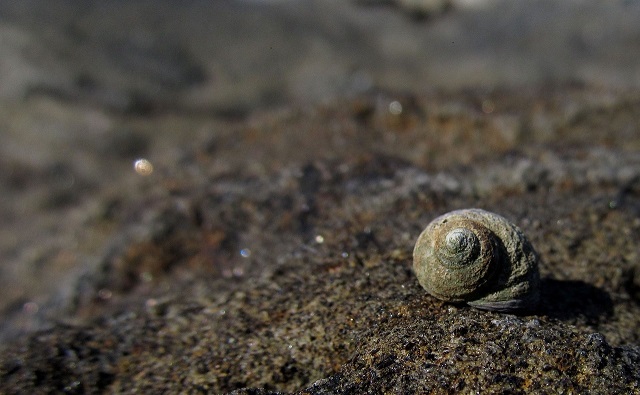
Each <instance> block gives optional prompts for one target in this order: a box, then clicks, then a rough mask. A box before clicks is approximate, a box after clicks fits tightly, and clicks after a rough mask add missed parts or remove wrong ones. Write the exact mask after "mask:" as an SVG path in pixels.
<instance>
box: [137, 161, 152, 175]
mask: <svg viewBox="0 0 640 395" xmlns="http://www.w3.org/2000/svg"><path fill="white" fill-rule="evenodd" d="M133 169H134V170H135V171H136V173H138V174H139V175H141V176H148V175H151V173H153V165H152V164H151V162H149V161H148V160H146V159H138V160H136V161H135V162H133Z"/></svg>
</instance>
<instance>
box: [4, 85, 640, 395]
mask: <svg viewBox="0 0 640 395" xmlns="http://www.w3.org/2000/svg"><path fill="white" fill-rule="evenodd" d="M392 102H398V103H401V106H402V111H401V112H398V111H395V110H394V111H390V107H389V104H390V103H392ZM143 119H144V121H145V122H139V121H140V120H137V119H133V120H131V119H130V118H123V119H122V120H121V121H122V122H123V123H124V124H126V125H127V126H129V127H131V128H133V129H135V130H138V132H139V133H140V134H141V135H144V133H145V130H146V129H145V128H148V129H149V130H153V129H154V128H161V127H163V125H164V126H165V127H170V128H172V129H173V130H179V129H180V128H187V127H190V128H200V129H203V130H209V131H210V133H204V134H203V135H202V136H201V137H199V138H198V139H196V140H195V141H194V143H193V145H191V146H183V147H181V150H180V159H179V161H178V162H177V163H179V164H180V165H179V166H173V167H165V168H164V169H163V170H161V171H158V172H154V173H153V174H152V175H151V176H149V177H150V178H146V179H144V181H145V182H139V183H129V184H125V185H129V189H126V188H122V190H120V191H114V190H112V189H108V191H109V192H108V193H105V195H102V196H101V197H100V198H99V204H98V206H100V207H101V209H100V210H97V211H91V212H92V213H94V215H92V216H88V217H87V218H85V222H84V226H86V227H88V228H93V227H101V229H103V232H104V233H103V234H104V236H102V237H104V239H105V240H106V242H105V243H104V247H103V248H102V249H96V250H95V251H94V256H97V257H94V259H86V260H84V261H82V262H84V263H85V266H84V267H83V268H82V270H80V268H78V267H76V270H74V271H70V272H69V273H67V277H65V278H66V283H68V284H71V286H70V287H68V288H65V289H64V290H60V291H59V293H57V294H55V296H54V297H52V298H51V299H50V301H48V302H43V303H41V304H40V310H39V311H38V312H36V313H34V314H35V317H36V318H34V319H37V320H39V322H40V327H41V328H43V329H42V330H40V331H37V332H34V333H30V334H23V335H21V336H19V337H18V338H16V337H14V338H13V339H14V340H13V341H12V342H11V344H8V345H5V347H4V349H3V351H2V354H1V355H0V392H3V393H25V392H35V393H46V392H62V391H65V392H68V393H100V392H124V393H133V392H138V393H156V392H159V391H165V392H169V393H178V392H183V393H224V392H231V391H236V392H235V393H238V394H251V393H277V392H283V393H309V394H321V393H353V394H356V393H383V392H390V393H423V392H434V393H459V392H476V391H477V392H481V393H504V392H509V393H528V392H536V393H557V392H565V393H585V392H591V393H633V392H634V391H635V392H637V391H640V368H639V366H640V347H639V345H640V332H639V331H638V329H637V328H638V327H640V250H639V249H638V240H639V239H640V134H639V133H638V128H639V127H640V96H638V94H637V93H633V92H631V93H621V92H606V91H603V90H596V89H588V88H579V87H559V88H557V89H540V90H537V91H526V90H521V91H519V92H515V91H509V90H501V91H494V92H484V91H471V92H469V91H467V92H458V93H450V94H441V93H433V94H428V95H422V96H417V95H397V94H392V93H381V92H378V93H372V94H370V95H365V96H360V97H358V98H354V99H349V100H347V99H345V100H342V101H337V102H334V103H333V104H326V105H322V106H317V107H315V108H311V109H306V110H298V109H291V110H287V111H281V112H271V113H263V114H257V115H255V116H253V117H251V118H250V119H248V120H246V121H245V122H240V123H227V124H224V125H222V126H220V124H218V123H213V122H211V120H209V119H207V118H206V117H203V118H202V119H196V120H193V119H191V118H189V119H184V118H181V117H180V116H178V115H174V116H163V115H158V116H156V117H145V118H143ZM166 125H168V126H166ZM136 128H137V129H136ZM147 181H148V182H147ZM96 188H101V187H99V186H96ZM464 207H481V208H483V209H487V210H490V211H493V212H497V213H499V214H501V215H502V216H504V217H506V218H508V219H509V220H510V221H512V222H514V223H515V224H517V225H518V226H519V227H520V228H521V229H522V230H523V232H524V233H525V234H526V235H527V236H528V237H529V239H530V241H531V243H532V244H533V245H534V246H535V248H536V250H537V251H538V253H539V254H540V257H541V262H540V272H541V277H542V283H541V286H542V295H541V301H542V303H541V305H540V307H539V309H538V310H536V311H534V312H532V313H531V314H528V315H524V316H514V315H509V314H501V313H494V312H486V311H478V310H475V309H473V308H470V307H466V306H460V305H451V304H446V303H444V302H441V301H438V300H436V299H435V298H433V297H431V296H429V295H428V294H427V293H426V292H425V291H424V290H423V289H422V288H421V287H420V286H419V284H418V282H417V280H416V278H415V276H414V274H413V272H412V269H411V261H412V259H411V252H412V249H413V245H414V242H415V240H416V238H417V236H418V235H419V233H420V231H421V230H422V229H423V228H424V226H425V225H426V224H427V223H428V222H429V221H431V220H432V219H433V218H435V217H436V216H438V215H440V214H442V213H445V212H448V211H451V210H454V209H459V208H464ZM96 212H97V213H99V214H100V215H97V214H95V213H96ZM11 311H12V310H7V315H10V314H9V313H11ZM23 313H24V311H23ZM13 314H14V315H19V314H21V313H18V312H14V313H13Z"/></svg>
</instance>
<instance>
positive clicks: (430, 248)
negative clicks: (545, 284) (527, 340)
mask: <svg viewBox="0 0 640 395" xmlns="http://www.w3.org/2000/svg"><path fill="white" fill-rule="evenodd" d="M413 268H414V270H415V272H416V276H417V277H418V281H419V282H420V285H422V287H423V288H424V289H426V290H427V292H429V293H430V294H431V295H433V296H435V297H436V298H438V299H442V300H445V301H450V302H466V303H467V304H469V305H471V306H473V307H477V308H479V309H484V310H496V311H514V310H523V309H527V310H529V309H532V308H534V307H535V306H536V305H537V304H538V300H539V299H540V293H539V284H540V275H539V273H538V255H537V253H536V252H535V250H534V249H533V247H532V246H531V244H530V243H529V241H528V240H527V239H526V237H525V236H524V234H523V233H522V231H521V230H520V229H518V227H516V226H515V225H514V224H512V223H510V222H509V221H508V220H506V219H505V218H503V217H501V216H499V215H497V214H494V213H491V212H488V211H485V210H481V209H467V210H456V211H452V212H450V213H447V214H444V215H441V216H440V217H438V218H436V219H434V220H433V221H432V222H431V223H429V225H427V227H426V228H425V230H424V231H423V232H422V233H421V234H420V237H419V238H418V241H417V242H416V246H415V249H414V251H413Z"/></svg>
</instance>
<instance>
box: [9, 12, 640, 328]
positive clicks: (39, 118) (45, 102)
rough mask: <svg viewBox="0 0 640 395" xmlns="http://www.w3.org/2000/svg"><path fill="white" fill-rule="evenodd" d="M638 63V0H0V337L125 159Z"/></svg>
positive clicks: (160, 157)
mask: <svg viewBox="0 0 640 395" xmlns="http://www.w3.org/2000/svg"><path fill="white" fill-rule="evenodd" d="M638 59H640V1H634V0H609V1H599V0H563V1H551V0H526V1H525V0H520V1H518V0H510V1H502V0H423V1H420V0H352V1H346V0H344V1H338V0H304V1H303V0H82V1H81V0H4V1H0V139H1V140H0V141H1V144H0V194H1V196H2V199H1V202H0V221H1V223H2V228H1V229H0V317H1V318H0V333H2V334H3V336H4V335H6V334H8V333H9V334H10V333H16V332H19V331H22V330H29V329H33V328H35V327H38V325H39V324H38V320H36V319H35V318H34V317H38V313H39V312H42V309H43V306H44V305H45V304H46V305H47V306H55V305H56V304H58V305H61V306H64V305H66V304H67V302H68V298H69V297H70V295H71V293H72V291H71V290H72V288H73V286H72V284H75V283H76V281H77V279H78V278H79V277H81V276H82V275H83V273H85V272H86V271H87V270H89V269H88V268H90V267H92V266H91V265H93V264H95V259H97V258H96V256H98V255H99V254H100V253H101V252H100V251H102V249H103V248H104V242H105V239H106V238H108V237H111V235H112V231H113V229H114V228H115V227H117V224H116V223H117V220H111V221H110V219H112V215H113V212H114V210H117V208H118V207H119V206H120V205H122V204H123V201H125V200H126V198H125V197H124V196H129V197H131V198H135V196H136V194H143V193H144V189H140V188H141V187H140V184H144V182H146V181H144V180H142V179H141V177H140V173H139V172H136V169H135V168H134V166H133V163H134V161H136V160H137V159H140V158H146V159H148V160H149V161H150V162H149V163H151V164H153V166H154V168H155V169H156V172H158V171H160V172H162V171H167V172H170V171H171V169H175V168H177V167H180V166H184V152H185V151H186V150H188V149H189V147H192V146H193V145H197V144H204V143H203V142H206V141H208V140H207V139H208V138H209V137H210V136H211V135H212V134H216V133H228V132H227V131H228V130H229V128H230V126H232V125H234V124H237V123H240V122H251V120H252V119H253V117H254V116H255V114H257V113H261V112H265V111H281V110H282V109H285V108H305V107H310V106H317V105H323V104H326V103H331V102H333V101H335V100H341V99H344V98H353V97H358V95H363V94H368V93H371V92H377V91H384V92H390V93H391V94H394V93H398V94H412V93H413V94H422V93H426V92H433V91H447V92H463V91H464V90H467V89H474V90H478V89H480V90H486V91H489V92H490V91H496V90H500V89H519V88H523V89H526V88H527V87H540V86H559V85H568V86H589V87H593V88H594V89H602V90H606V91H608V92H616V91H627V90H633V89H637V88H638V86H639V85H640V62H639V61H638ZM163 169H164V170H163ZM139 170H140V168H138V171H139ZM96 224H97V226H96Z"/></svg>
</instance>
